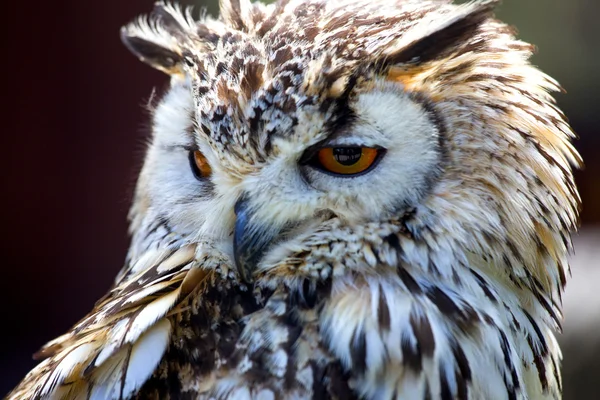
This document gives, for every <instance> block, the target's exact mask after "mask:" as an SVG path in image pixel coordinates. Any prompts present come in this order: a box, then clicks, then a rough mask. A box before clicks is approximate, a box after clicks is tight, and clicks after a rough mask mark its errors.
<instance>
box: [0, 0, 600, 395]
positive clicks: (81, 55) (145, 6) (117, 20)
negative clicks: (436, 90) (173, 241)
mask: <svg viewBox="0 0 600 400" xmlns="http://www.w3.org/2000/svg"><path fill="white" fill-rule="evenodd" d="M152 3H153V0H128V1H115V0H105V1H75V0H70V1H61V2H38V1H10V2H5V4H3V11H2V13H3V15H4V17H3V18H2V20H3V23H2V24H1V25H2V27H1V28H0V29H2V31H3V32H2V40H3V45H2V49H3V54H2V61H3V62H2V65H3V70H4V73H3V76H4V83H3V85H2V86H3V87H2V89H3V96H2V99H3V101H2V103H3V104H2V107H1V108H0V110H1V112H2V126H3V132H2V141H1V143H2V157H0V163H1V171H2V174H1V182H0V184H1V188H2V196H0V199H1V201H2V209H3V210H4V215H3V216H2V219H1V221H2V240H1V241H0V243H1V246H2V248H1V250H2V252H1V253H2V261H1V267H0V268H1V275H0V282H1V283H2V289H1V290H0V296H1V299H0V321H2V323H1V325H0V326H1V329H0V372H1V373H0V396H1V395H3V394H4V393H6V392H8V391H9V390H10V389H11V388H12V387H13V386H14V385H15V384H16V383H17V382H18V380H19V379H20V378H22V377H23V376H24V374H25V373H26V372H27V371H28V370H29V369H31V368H32V367H33V366H34V365H35V363H34V362H33V361H32V360H31V358H30V354H32V353H33V352H34V351H36V350H37V349H38V348H39V347H40V346H41V345H42V344H43V343H44V342H46V341H47V340H49V339H51V338H53V337H55V336H57V335H59V334H61V333H64V331H65V330H66V329H68V328H69V327H70V326H71V325H72V324H73V323H75V322H76V321H77V320H78V319H79V318H80V317H82V316H83V315H84V314H85V313H87V312H88V311H89V310H90V309H91V307H92V306H93V304H94V301H95V300H96V299H98V298H99V297H101V296H102V295H103V294H104V293H105V292H106V290H107V289H108V287H109V286H110V284H111V282H112V279H113V277H114V276H115V274H116V273H117V271H118V270H119V268H120V267H121V264H122V261H123V259H124V256H125V251H126V248H127V245H128V237H127V234H126V229H127V223H126V214H127V210H128V207H129V202H130V198H131V195H132V191H133V185H134V183H135V178H136V175H137V172H138V170H139V168H140V166H141V162H142V157H143V154H144V149H145V140H146V138H147V136H148V129H147V125H148V115H147V113H146V112H145V111H144V108H143V105H144V102H145V100H146V99H147V98H148V97H149V95H150V92H151V90H152V88H153V87H155V86H156V87H158V88H159V89H160V88H164V87H165V85H166V81H167V80H166V77H164V76H163V75H162V74H160V73H159V72H156V71H154V70H152V69H150V68H149V67H146V66H144V65H142V64H141V63H139V62H138V61H137V60H136V59H135V58H134V57H133V56H131V55H130V54H129V53H128V52H127V51H126V50H125V48H124V47H123V46H122V45H121V43H120V40H119V28H120V26H121V25H123V24H124V23H126V22H128V21H129V20H131V19H132V18H133V17H134V16H136V15H138V14H140V13H144V12H148V11H149V10H150V9H151V7H152ZM188 3H189V2H188ZM214 3H215V1H210V4H209V5H210V7H209V9H210V10H211V11H213V12H214V10H216V8H215V4H214ZM206 4H208V3H207V2H205V3H204V5H206ZM498 15H499V17H501V18H502V19H504V20H506V21H508V22H509V23H511V24H514V25H516V26H517V27H518V28H519V30H520V37H521V38H523V39H524V40H527V41H529V42H532V43H535V44H537V45H538V47H539V49H540V53H539V55H537V56H536V57H535V58H534V63H536V64H538V65H540V66H541V67H542V69H544V70H545V71H546V72H548V73H550V74H551V75H552V76H554V77H555V78H557V79H558V80H559V81H560V82H561V83H562V84H563V86H565V88H566V89H567V91H568V94H567V95H562V94H561V95H558V101H559V103H560V105H561V106H562V107H563V108H564V110H565V111H566V113H567V115H568V116H569V117H570V119H571V122H572V125H573V127H574V128H575V130H576V132H577V133H578V134H579V135H580V140H578V141H577V142H576V146H577V147H578V148H579V149H580V151H581V153H582V154H583V157H584V159H585V160H586V165H587V166H586V170H585V171H583V172H579V173H578V174H577V181H578V184H579V188H580V191H581V194H582V197H583V201H584V213H583V220H582V222H583V225H582V227H583V229H582V233H581V235H580V236H578V237H577V239H576V248H577V255H576V256H575V258H574V264H573V265H574V267H573V277H574V279H573V281H572V283H571V285H569V287H568V288H567V296H566V304H565V307H566V314H567V320H566V327H565V335H564V336H563V337H562V339H561V341H562V342H563V349H564V357H565V372H564V376H565V388H566V389H565V390H566V392H565V398H566V399H575V398H577V399H579V398H590V396H591V397H593V398H597V393H598V392H599V391H600V382H598V381H597V380H596V378H597V377H600V367H598V359H600V345H598V343H599V342H600V341H599V340H597V338H598V337H599V336H600V335H598V334H595V330H596V328H597V327H600V322H599V321H600V316H599V314H600V301H599V300H598V299H599V298H600V296H599V295H598V294H597V293H596V292H597V290H596V288H595V285H594V284H600V273H599V272H598V268H597V267H598V265H599V264H600V250H599V248H600V234H599V233H598V232H600V132H599V130H600V117H599V114H600V109H599V107H598V104H600V97H599V95H598V93H599V90H600V80H599V78H598V75H597V74H598V71H600V45H599V44H598V43H600V28H599V24H598V22H597V17H598V15H600V2H598V1H597V0H529V1H519V0H505V1H504V4H503V5H502V6H501V7H500V10H499V13H498ZM593 363H596V364H595V365H594V364H593ZM594 394H595V395H594Z"/></svg>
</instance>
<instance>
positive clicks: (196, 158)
mask: <svg viewBox="0 0 600 400" xmlns="http://www.w3.org/2000/svg"><path fill="white" fill-rule="evenodd" d="M190 166H191V167H192V171H193V172H194V175H195V176H196V178H198V179H203V178H206V177H208V176H210V174H211V173H212V169H211V168H210V165H209V164H208V162H207V161H206V157H204V154H202V153H201V152H199V151H190Z"/></svg>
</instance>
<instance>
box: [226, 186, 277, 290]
mask: <svg viewBox="0 0 600 400" xmlns="http://www.w3.org/2000/svg"><path fill="white" fill-rule="evenodd" d="M234 212H235V215H236V221H235V228H234V232H233V255H234V257H235V264H236V267H237V269H238V272H239V274H240V276H241V277H242V279H243V280H244V281H246V282H250V281H251V280H252V274H253V272H254V270H255V269H256V264H257V263H258V262H259V261H260V259H261V258H262V256H263V254H264V253H265V251H266V250H267V249H268V247H269V246H270V245H271V244H272V243H273V239H274V237H275V236H276V234H277V232H274V230H273V229H272V228H271V227H270V226H266V225H264V224H261V223H260V222H257V221H256V220H255V219H254V218H253V214H252V212H251V210H249V207H248V201H247V200H246V199H244V198H242V199H240V200H238V202H237V203H236V204H235V208H234Z"/></svg>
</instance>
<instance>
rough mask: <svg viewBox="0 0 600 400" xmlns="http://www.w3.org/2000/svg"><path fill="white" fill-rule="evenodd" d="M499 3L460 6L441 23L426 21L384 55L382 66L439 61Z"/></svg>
mask: <svg viewBox="0 0 600 400" xmlns="http://www.w3.org/2000/svg"><path fill="white" fill-rule="evenodd" d="M498 3H499V0H485V1H479V2H472V3H467V4H464V5H461V6H459V7H458V8H457V10H456V11H455V12H452V13H449V14H448V16H447V17H446V18H444V19H442V20H439V19H438V20H433V21H431V20H428V19H427V17H425V18H424V20H423V21H422V22H421V23H419V24H418V25H417V26H416V27H414V28H413V29H411V31H409V32H408V33H407V34H406V35H404V36H403V37H402V38H400V39H399V40H398V41H397V42H396V43H392V45H391V46H390V47H388V49H387V50H386V51H385V52H384V57H385V63H386V64H388V65H389V64H401V63H423V62H427V61H431V60H434V59H436V58H438V57H442V56H444V55H445V54H446V52H447V51H448V49H452V48H453V47H454V46H455V45H457V44H459V43H461V42H464V41H465V40H466V39H468V38H469V37H471V36H472V35H473V34H474V33H475V31H476V30H477V29H478V28H479V26H480V25H481V24H482V23H484V22H485V21H486V20H488V19H489V18H491V17H492V14H493V11H494V9H495V7H496V6H497V5H498Z"/></svg>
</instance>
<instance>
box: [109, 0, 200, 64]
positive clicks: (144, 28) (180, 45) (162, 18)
mask: <svg viewBox="0 0 600 400" xmlns="http://www.w3.org/2000/svg"><path fill="white" fill-rule="evenodd" d="M195 27H196V23H195V21H194V20H193V18H192V17H191V11H190V9H185V10H183V9H181V8H180V7H179V6H177V5H173V4H169V3H161V2H159V3H156V4H155V6H154V10H153V11H152V13H151V14H150V15H148V16H142V17H139V18H138V19H137V20H136V21H135V22H132V23H130V24H128V25H126V26H124V27H123V28H121V40H122V41H123V44H124V45H125V47H127V48H128V49H129V51H131V52H132V53H133V54H134V55H136V56H137V57H138V58H139V59H140V60H141V61H143V62H145V63H146V64H148V65H150V66H151V67H153V68H156V69H158V70H161V71H164V72H166V73H167V74H171V75H172V74H178V73H181V63H182V62H183V55H182V54H183V51H184V47H185V45H186V43H188V42H189V40H190V37H191V36H194V35H196V33H195V32H196V29H195Z"/></svg>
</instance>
